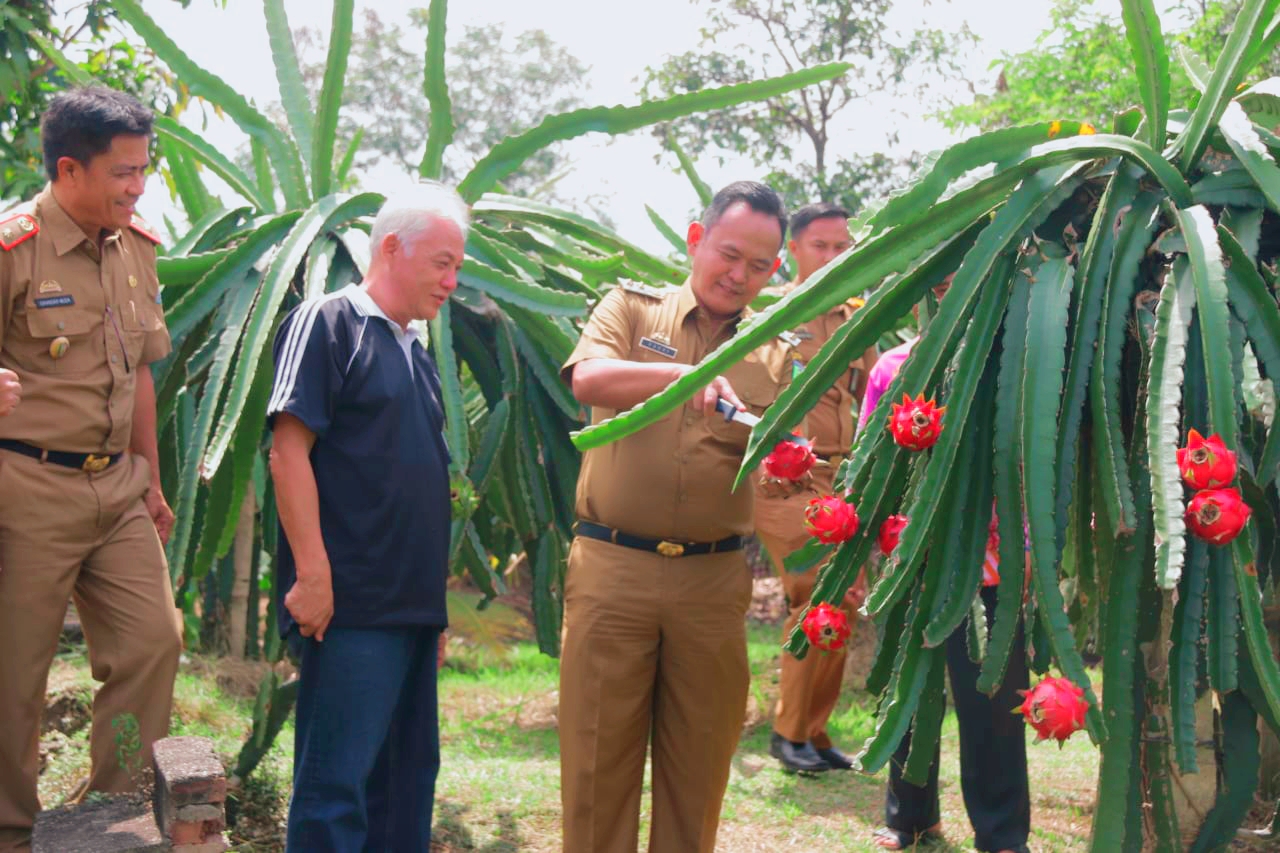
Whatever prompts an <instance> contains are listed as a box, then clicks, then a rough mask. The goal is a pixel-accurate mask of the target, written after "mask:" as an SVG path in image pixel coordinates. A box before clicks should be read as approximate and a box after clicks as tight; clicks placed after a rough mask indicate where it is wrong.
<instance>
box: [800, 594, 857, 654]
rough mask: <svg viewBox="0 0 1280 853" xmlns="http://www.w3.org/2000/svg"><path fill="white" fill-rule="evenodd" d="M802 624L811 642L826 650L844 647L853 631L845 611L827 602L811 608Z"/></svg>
mask: <svg viewBox="0 0 1280 853" xmlns="http://www.w3.org/2000/svg"><path fill="white" fill-rule="evenodd" d="M800 626H801V628H803V629H804V635H805V636H806V637H808V638H809V644H810V645H812V646H813V647H814V648H818V649H822V650H823V651H824V652H834V651H836V650H837V649H842V648H844V646H845V644H846V643H847V642H849V637H850V636H851V635H852V633H853V632H852V630H850V628H849V618H848V617H847V616H845V615H844V611H843V610H840V609H839V608H836V607H832V606H831V605H830V604H827V603H826V602H823V603H822V604H819V605H818V606H817V607H814V608H811V609H810V610H809V612H808V613H806V614H805V617H804V621H803V622H801V623H800Z"/></svg>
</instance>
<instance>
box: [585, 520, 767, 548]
mask: <svg viewBox="0 0 1280 853" xmlns="http://www.w3.org/2000/svg"><path fill="white" fill-rule="evenodd" d="M573 531H574V533H576V534H578V535H579V536H585V537H586V538H588V539H599V540H600V541H601V542H612V543H613V544H614V545H621V546H622V547H623V548H635V549H636V550H637V551H652V552H654V553H656V554H661V555H662V556H664V557H696V556H698V555H699V554H720V553H723V552H726V551H739V550H741V549H742V544H743V540H742V537H741V536H726V537H725V538H723V539H720V540H717V541H715V542H676V541H673V540H671V539H646V538H644V537H643V536H632V535H631V534H630V533H623V532H622V531H621V530H617V529H615V528H613V527H606V526H604V525H603V524H596V523H595V522H594V521H581V520H579V521H578V523H577V524H575V525H574V526H573Z"/></svg>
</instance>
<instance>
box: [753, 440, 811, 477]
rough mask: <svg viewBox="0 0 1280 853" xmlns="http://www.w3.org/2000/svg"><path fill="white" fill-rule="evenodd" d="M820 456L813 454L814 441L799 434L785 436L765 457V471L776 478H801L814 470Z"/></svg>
mask: <svg viewBox="0 0 1280 853" xmlns="http://www.w3.org/2000/svg"><path fill="white" fill-rule="evenodd" d="M817 461H818V457H816V456H814V455H813V442H811V441H809V439H807V438H802V437H801V436H799V435H796V436H793V437H791V438H784V439H783V440H782V441H779V442H778V443H777V444H776V445H774V447H773V452H771V453H770V454H769V455H768V456H766V457H765V458H764V473H765V474H766V475H767V476H770V477H773V478H774V479H775V480H791V481H792V482H794V481H796V480H801V479H803V478H804V476H805V475H806V474H808V473H809V471H810V470H812V468H813V466H814V465H815V464H816V463H817Z"/></svg>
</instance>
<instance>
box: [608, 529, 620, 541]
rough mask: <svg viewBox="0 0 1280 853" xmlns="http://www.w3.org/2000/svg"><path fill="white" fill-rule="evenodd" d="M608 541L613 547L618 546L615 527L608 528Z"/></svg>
mask: <svg viewBox="0 0 1280 853" xmlns="http://www.w3.org/2000/svg"><path fill="white" fill-rule="evenodd" d="M609 541H610V542H611V543H613V544H614V545H617V544H618V528H616V527H610V528H609Z"/></svg>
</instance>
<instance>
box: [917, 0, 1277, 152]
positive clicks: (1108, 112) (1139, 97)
mask: <svg viewBox="0 0 1280 853" xmlns="http://www.w3.org/2000/svg"><path fill="white" fill-rule="evenodd" d="M1139 5H1145V6H1146V7H1147V9H1146V11H1144V13H1143V14H1144V17H1143V18H1141V19H1139V18H1135V19H1134V21H1133V23H1134V26H1133V27H1127V26H1126V22H1122V21H1121V20H1120V19H1119V18H1116V17H1114V16H1112V15H1109V14H1106V13H1104V12H1099V11H1097V10H1096V9H1095V7H1094V0H1055V2H1054V5H1053V8H1052V10H1051V11H1050V15H1049V20H1050V23H1049V26H1048V27H1047V28H1046V29H1045V30H1044V32H1042V33H1041V34H1040V35H1039V36H1038V37H1037V38H1036V42H1035V46H1034V47H1032V48H1031V49H1030V50H1026V51H1023V52H1021V53H1013V54H1009V53H1006V54H1004V55H1002V56H1001V58H1000V59H997V60H996V61H994V62H993V63H992V64H991V68H992V70H994V69H996V68H999V69H1000V73H999V75H998V77H997V79H996V84H995V91H994V92H990V93H982V94H978V95H977V96H976V97H975V98H974V99H973V101H972V102H970V103H961V104H955V105H953V106H951V107H950V108H948V109H946V110H944V111H943V112H942V113H941V114H940V115H939V116H938V117H939V118H940V119H942V121H943V123H944V124H946V125H947V126H948V127H951V128H960V127H966V126H970V127H978V128H981V129H982V130H993V129H995V128H998V127H1007V126H1010V125H1018V124H1025V123H1027V122H1031V121H1036V120H1038V119H1041V118H1044V117H1045V116H1058V117H1061V118H1066V117H1070V118H1074V119H1079V120H1081V121H1088V122H1091V123H1093V124H1094V125H1096V126H1097V127H1098V128H1103V127H1109V126H1111V123H1112V120H1113V118H1114V117H1115V116H1116V115H1117V114H1118V113H1121V112H1123V111H1124V110H1127V109H1129V108H1130V107H1133V106H1135V105H1141V104H1144V102H1145V99H1146V98H1147V92H1148V91H1154V90H1153V89H1149V88H1148V85H1147V83H1146V81H1147V80H1148V79H1149V78H1147V77H1146V76H1138V75H1135V74H1134V68H1135V67H1139V68H1141V67H1144V65H1145V64H1146V63H1145V62H1140V61H1138V60H1135V59H1134V54H1133V52H1132V50H1131V42H1130V38H1143V40H1144V41H1145V37H1142V36H1138V35H1130V34H1136V33H1138V29H1137V27H1138V26H1139V25H1142V26H1146V25H1149V24H1150V22H1151V21H1152V20H1153V19H1154V17H1155V16H1154V14H1153V11H1152V9H1151V6H1150V4H1149V3H1146V4H1134V3H1131V4H1126V6H1125V8H1126V14H1129V12H1128V11H1127V10H1128V9H1129V8H1130V7H1133V6H1139ZM1241 5H1242V4H1241V3H1240V2H1239V0H1209V2H1206V3H1203V4H1199V3H1197V4H1195V5H1194V6H1193V5H1191V4H1184V5H1179V6H1175V7H1174V10H1173V12H1174V13H1175V14H1174V16H1173V21H1174V23H1175V25H1177V28H1175V29H1166V30H1165V31H1164V42H1165V44H1164V46H1163V50H1161V51H1154V50H1148V49H1146V48H1144V54H1145V55H1147V56H1151V57H1154V56H1158V55H1161V54H1164V53H1165V51H1167V55H1166V59H1165V62H1164V65H1165V66H1166V68H1167V70H1166V71H1165V72H1164V73H1167V75H1168V83H1167V87H1168V95H1167V100H1165V102H1164V103H1165V105H1166V107H1165V108H1166V109H1167V108H1168V107H1167V105H1168V104H1169V103H1173V104H1178V105H1181V106H1192V105H1194V104H1195V103H1196V102H1197V101H1198V100H1199V96H1200V94H1199V93H1200V89H1201V87H1200V86H1198V85H1197V84H1196V81H1195V80H1194V78H1193V77H1192V76H1191V75H1190V74H1189V72H1188V70H1187V69H1186V67H1185V64H1184V63H1183V62H1180V61H1174V60H1172V55H1173V54H1175V53H1177V52H1179V51H1185V52H1186V54H1187V55H1189V56H1190V57H1191V61H1192V62H1197V63H1200V64H1203V63H1204V62H1213V61H1215V60H1216V59H1217V57H1218V55H1219V54H1220V53H1221V52H1222V48H1223V45H1224V44H1225V43H1226V41H1227V37H1228V35H1229V34H1230V31H1231V27H1230V23H1231V22H1232V21H1233V20H1234V19H1235V15H1236V12H1238V11H1239V9H1240V6H1241ZM1156 35H1157V36H1158V35H1159V32H1158V31H1157V33H1156ZM1157 41H1158V40H1157ZM1254 43H1255V44H1258V43H1260V40H1257V41H1255V42H1254ZM1152 44H1153V45H1154V44H1155V42H1152ZM1258 59H1259V60H1262V61H1263V62H1264V63H1265V64H1263V65H1261V66H1260V67H1257V68H1256V71H1255V73H1256V75H1257V76H1259V77H1266V76H1271V75H1274V74H1277V73H1280V59H1277V58H1276V57H1275V56H1274V55H1273V54H1272V55H1266V56H1263V57H1259V58H1258ZM1257 65H1258V63H1257V62H1254V63H1251V67H1254V66H1257ZM1206 68H1207V66H1206ZM1156 73H1157V74H1159V72H1156ZM1149 109H1150V107H1149V106H1148V111H1149ZM1156 126H1158V127H1161V128H1162V127H1163V126H1164V125H1163V122H1162V121H1160V122H1158V124H1157V123H1156V122H1148V133H1151V132H1153V128H1154V127H1156Z"/></svg>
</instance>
